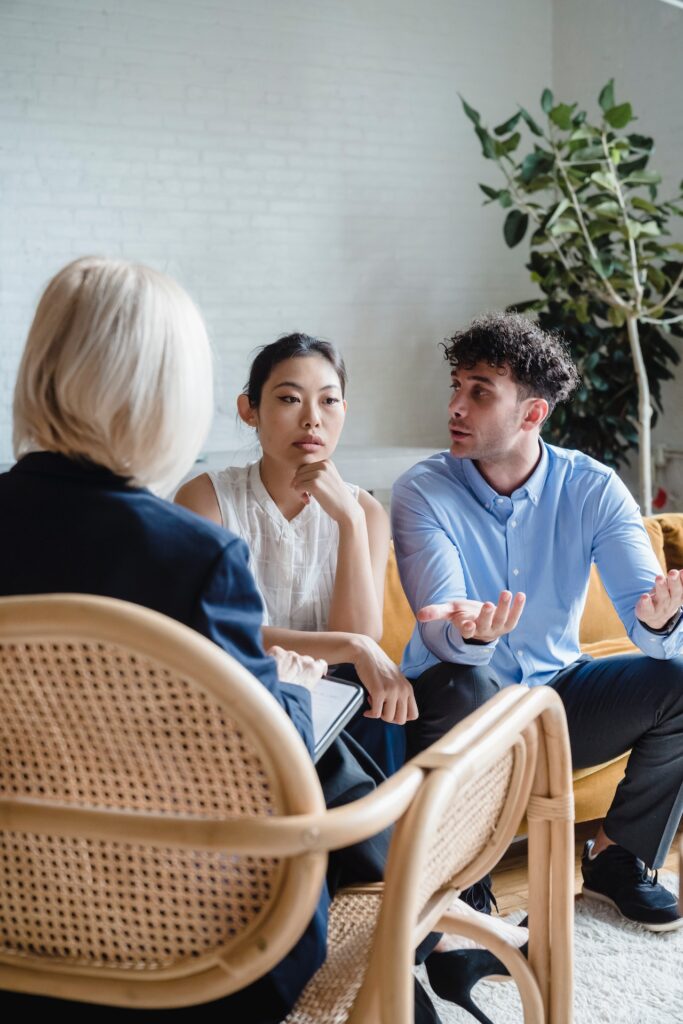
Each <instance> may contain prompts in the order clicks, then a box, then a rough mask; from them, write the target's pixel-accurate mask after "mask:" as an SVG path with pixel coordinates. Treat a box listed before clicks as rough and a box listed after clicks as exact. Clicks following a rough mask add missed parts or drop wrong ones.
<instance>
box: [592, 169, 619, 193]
mask: <svg viewBox="0 0 683 1024" xmlns="http://www.w3.org/2000/svg"><path fill="white" fill-rule="evenodd" d="M591 181H594V182H595V184H596V185H597V186H598V188H602V189H606V190H607V191H608V192H616V190H617V183H616V181H615V180H614V175H613V174H609V173H607V172H605V171H594V172H593V173H592V174H591Z"/></svg>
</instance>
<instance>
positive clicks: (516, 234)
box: [503, 210, 529, 249]
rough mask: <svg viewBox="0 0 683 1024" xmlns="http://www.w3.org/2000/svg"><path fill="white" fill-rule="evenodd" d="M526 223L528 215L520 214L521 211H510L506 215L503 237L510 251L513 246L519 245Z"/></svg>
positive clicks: (524, 232)
mask: <svg viewBox="0 0 683 1024" xmlns="http://www.w3.org/2000/svg"><path fill="white" fill-rule="evenodd" d="M528 223H529V217H528V215H527V214H526V213H522V212H521V210H510V212H509V213H508V215H507V217H506V218H505V224H504V225H503V235H504V236H505V241H506V242H507V244H508V245H509V247H510V248H511V249H512V248H514V246H515V245H519V243H520V242H521V241H522V239H523V238H524V235H525V234H526V229H527V225H528Z"/></svg>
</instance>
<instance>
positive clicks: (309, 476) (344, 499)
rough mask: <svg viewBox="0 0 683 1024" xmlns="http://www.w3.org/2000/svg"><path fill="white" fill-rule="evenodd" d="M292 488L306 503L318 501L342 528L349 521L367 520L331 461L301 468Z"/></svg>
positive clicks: (306, 464)
mask: <svg viewBox="0 0 683 1024" xmlns="http://www.w3.org/2000/svg"><path fill="white" fill-rule="evenodd" d="M292 487H293V488H294V490H295V491H296V492H297V493H298V494H300V495H301V496H302V497H303V498H304V499H305V500H308V498H315V500H316V501H317V502H318V504H319V505H320V506H321V507H322V508H323V509H324V511H325V512H327V514H328V516H329V517H330V518H331V519H334V520H335V522H337V523H339V524H340V525H341V523H343V522H346V521H348V522H354V521H356V520H358V521H361V519H362V518H363V517H364V513H363V509H362V508H361V507H360V505H359V504H358V502H357V501H356V499H355V498H354V496H353V494H352V493H351V491H350V490H349V489H348V487H347V486H346V484H345V483H344V481H343V480H342V478H341V477H340V475H339V471H338V470H337V467H336V466H335V464H334V462H332V461H331V460H330V459H323V460H322V462H309V463H305V464H304V465H303V466H299V468H298V469H297V471H296V473H295V474H294V479H293V480H292Z"/></svg>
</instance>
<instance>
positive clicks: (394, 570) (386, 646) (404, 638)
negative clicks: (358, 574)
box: [381, 541, 415, 665]
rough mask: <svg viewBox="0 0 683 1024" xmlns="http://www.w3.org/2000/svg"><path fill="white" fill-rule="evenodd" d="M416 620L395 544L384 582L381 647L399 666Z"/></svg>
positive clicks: (391, 550)
mask: <svg viewBox="0 0 683 1024" xmlns="http://www.w3.org/2000/svg"><path fill="white" fill-rule="evenodd" d="M414 625H415V619H414V618H413V613H412V611H411V608H410V605H409V604H408V598H407V597H406V595H405V594H404V593H403V587H402V586H401V580H400V579H399V575H398V566H397V565H396V555H395V553H394V544H393V541H392V543H391V547H390V548H389V561H388V562H387V574H386V577H385V580H384V616H383V627H384V629H383V632H382V640H381V646H382V649H383V650H384V651H385V652H386V653H387V654H388V655H389V657H390V658H391V660H392V661H395V662H396V664H397V665H400V664H401V659H402V658H403V649H404V647H405V645H406V644H407V643H408V641H409V640H410V634H411V633H412V631H413V626H414Z"/></svg>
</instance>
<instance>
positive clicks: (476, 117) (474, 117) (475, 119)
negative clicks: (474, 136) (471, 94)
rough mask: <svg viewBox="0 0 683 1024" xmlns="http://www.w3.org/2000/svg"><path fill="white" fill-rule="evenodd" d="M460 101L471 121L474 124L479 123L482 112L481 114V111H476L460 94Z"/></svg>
mask: <svg viewBox="0 0 683 1024" xmlns="http://www.w3.org/2000/svg"><path fill="white" fill-rule="evenodd" d="M458 96H460V93H458ZM460 102H461V103H462V109H463V110H464V111H465V113H466V114H467V116H468V117H469V119H470V121H471V122H472V123H473V124H476V125H478V124H479V122H480V121H481V114H479V112H478V111H476V110H475V109H474V107H471V106H470V105H469V103H466V102H465V100H464V99H463V97H462V96H460Z"/></svg>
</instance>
